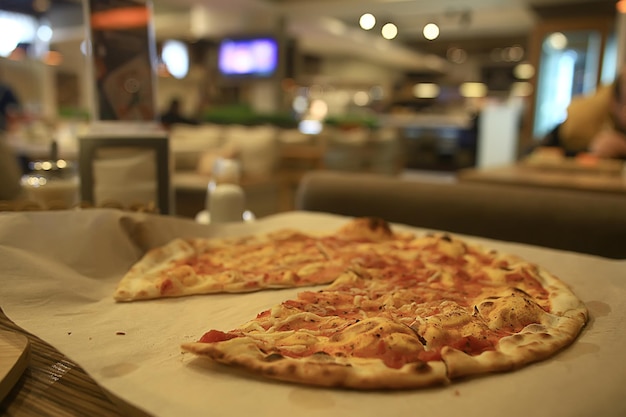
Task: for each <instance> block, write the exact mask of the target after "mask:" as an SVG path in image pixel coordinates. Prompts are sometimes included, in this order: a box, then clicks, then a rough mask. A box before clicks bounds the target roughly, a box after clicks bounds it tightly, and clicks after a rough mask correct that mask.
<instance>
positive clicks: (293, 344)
mask: <svg viewBox="0 0 626 417" xmlns="http://www.w3.org/2000/svg"><path fill="white" fill-rule="evenodd" d="M300 286H308V287H311V288H309V289H306V290H303V291H302V292H300V293H299V294H298V295H297V297H296V298H294V299H288V300H285V301H284V302H282V303H280V304H278V305H275V306H273V307H271V308H269V309H268V310H266V311H263V312H261V313H259V314H258V315H257V317H256V318H253V319H252V320H250V321H249V322H247V323H245V324H242V325H241V326H239V327H237V328H235V329H230V330H229V329H225V330H224V329H223V330H218V329H213V330H210V331H208V332H207V333H206V334H204V335H203V336H202V337H200V338H199V340H198V341H197V342H193V343H185V344H183V345H182V349H183V350H184V351H187V352H192V353H194V354H197V355H200V356H206V357H209V358H211V359H212V360H214V361H216V362H220V363H223V364H226V365H230V366H236V367H240V368H244V369H247V370H248V371H250V372H252V373H255V374H258V375H262V376H264V377H267V378H272V379H277V380H282V381H289V382H295V383H302V384H309V385H319V386H332V387H346V388H355V389H404V388H418V387H425V386H432V385H438V384H443V383H448V382H450V381H451V380H454V379H456V378H459V377H464V376H468V375H475V374H483V373H488V372H497V371H509V370H513V369H516V368H519V367H521V366H524V365H526V364H528V363H531V362H536V361H539V360H542V359H545V358H547V357H549V356H551V355H553V354H555V353H556V352H557V351H559V350H561V349H562V348H564V347H566V346H568V345H570V344H571V343H572V342H573V341H574V340H575V339H576V337H577V336H578V334H579V332H580V331H581V329H582V327H583V326H584V325H585V323H586V322H587V310H586V307H585V306H584V304H583V303H582V302H581V301H580V300H579V299H578V298H577V297H576V296H575V294H574V293H573V292H572V291H571V290H570V289H569V288H568V287H567V285H566V284H564V283H563V282H562V281H561V280H559V279H558V278H556V277H555V276H553V275H552V274H550V273H549V272H548V271H546V270H544V269H543V268H541V267H539V266H537V265H534V264H532V263H529V262H527V261H525V260H523V259H520V258H518V257H516V256H512V255H509V254H504V253H499V252H497V251H493V250H488V249H485V248H483V247H481V246H478V245H476V244H472V243H469V242H466V241H464V240H462V239H460V238H457V237H454V236H451V235H449V234H444V233H435V234H424V235H417V234H413V233H410V232H398V231H393V230H392V229H391V227H390V225H389V224H388V223H386V222H385V221H383V220H380V219H371V218H360V219H354V220H350V221H348V222H347V223H346V225H345V226H343V227H342V228H340V229H338V230H336V231H334V232H330V233H326V234H313V233H307V232H304V231H295V230H281V231H278V232H273V233H269V234H264V235H254V236H247V237H243V238H235V239H217V238H213V239H188V240H181V239H178V240H175V241H173V242H172V243H170V244H168V245H166V246H164V247H162V248H158V249H155V250H153V251H151V252H148V253H147V254H146V255H145V256H144V257H143V258H142V259H141V260H140V261H139V262H138V263H137V264H136V265H135V266H133V268H132V269H131V270H130V271H129V272H128V274H127V275H126V276H125V277H124V278H123V279H122V280H121V282H120V283H119V286H118V288H117V290H116V293H115V298H116V299H117V300H118V301H133V300H139V299H149V298H162V297H173V296H183V295H191V294H206V293H215V292H246V291H259V290H264V289H270V288H285V287H300ZM314 286H316V287H314Z"/></svg>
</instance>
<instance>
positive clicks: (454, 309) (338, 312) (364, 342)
mask: <svg viewBox="0 0 626 417" xmlns="http://www.w3.org/2000/svg"><path fill="white" fill-rule="evenodd" d="M333 250H335V251H337V252H338V253H341V251H342V250H344V249H343V248H341V247H335V248H334V249H333ZM358 251H359V255H358V256H356V257H353V258H352V263H351V264H350V266H349V268H348V270H347V271H346V272H345V273H343V274H342V275H341V276H339V277H338V278H337V279H336V280H335V281H334V282H333V283H332V284H330V285H329V286H327V287H326V288H325V289H323V290H321V291H304V292H301V293H300V294H298V296H297V298H295V299H293V300H288V301H285V302H283V303H282V304H280V305H278V306H275V307H273V308H272V309H270V310H268V311H266V312H263V313H261V314H259V316H258V317H257V318H256V319H255V320H253V321H251V322H249V323H247V324H246V325H244V326H242V327H240V328H239V329H235V330H233V331H232V332H230V333H231V334H232V335H234V336H237V337H240V336H244V335H245V336H247V337H250V338H252V339H253V340H257V341H258V346H259V348H260V349H261V351H262V352H265V353H267V354H280V355H282V356H287V357H305V356H310V355H313V354H317V353H320V352H322V353H324V354H327V355H330V356H334V357H345V356H348V357H350V356H351V357H367V358H378V359H380V360H382V361H383V362H384V363H385V364H386V365H387V366H389V367H392V368H396V367H401V366H403V365H404V364H405V363H409V362H416V361H430V360H439V359H440V358H441V351H442V349H443V348H444V347H446V346H448V347H454V348H456V349H458V350H461V351H463V352H466V353H468V354H470V355H478V354H480V353H482V352H484V351H486V350H494V349H495V348H496V345H497V343H498V340H499V339H501V338H502V337H505V336H507V335H512V334H514V333H516V332H519V331H520V330H522V329H523V328H524V327H525V326H527V325H531V324H533V323H541V322H542V320H544V319H545V317H546V316H547V315H548V311H549V308H550V306H549V303H548V301H547V300H548V297H547V292H546V291H545V289H544V288H543V287H542V285H541V283H540V282H539V281H538V277H537V276H535V275H534V271H533V270H532V268H529V267H528V266H527V264H525V263H523V262H517V261H515V260H514V263H511V262H510V261H508V260H507V259H504V258H500V257H498V256H496V255H495V254H486V253H485V252H483V251H481V250H480V249H478V248H472V247H468V246H467V245H465V244H463V243H461V242H459V241H456V240H452V239H450V238H449V237H446V236H431V237H428V238H423V239H419V238H416V239H414V240H410V241H404V242H398V241H395V242H393V243H389V244H382V245H381V244H376V245H373V244H367V243H362V244H359V245H358ZM515 262H517V263H515Z"/></svg>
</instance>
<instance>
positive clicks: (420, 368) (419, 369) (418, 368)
mask: <svg viewBox="0 0 626 417" xmlns="http://www.w3.org/2000/svg"><path fill="white" fill-rule="evenodd" d="M413 370H414V371H415V372H416V373H418V374H427V373H429V372H432V370H433V368H431V366H430V365H429V364H428V362H422V361H419V362H415V363H414V364H413Z"/></svg>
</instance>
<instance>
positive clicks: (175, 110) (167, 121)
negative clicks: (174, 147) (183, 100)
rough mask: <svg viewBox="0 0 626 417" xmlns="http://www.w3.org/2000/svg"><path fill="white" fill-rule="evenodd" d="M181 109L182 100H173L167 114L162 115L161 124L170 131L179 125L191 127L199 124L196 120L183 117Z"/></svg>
mask: <svg viewBox="0 0 626 417" xmlns="http://www.w3.org/2000/svg"><path fill="white" fill-rule="evenodd" d="M180 107H181V105H180V99H178V98H173V99H172V100H171V101H170V105H169V107H168V108H167V110H166V111H165V113H163V114H162V115H161V123H162V124H163V126H164V127H165V128H167V129H169V128H170V127H171V126H172V125H174V124H178V123H180V124H190V125H195V124H198V122H197V121H196V120H194V119H191V118H188V117H185V116H183V115H182V113H181V110H180Z"/></svg>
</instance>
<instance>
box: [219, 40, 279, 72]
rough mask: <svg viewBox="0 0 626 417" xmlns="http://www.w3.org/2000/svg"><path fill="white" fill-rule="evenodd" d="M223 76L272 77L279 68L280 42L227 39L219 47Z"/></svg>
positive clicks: (220, 69)
mask: <svg viewBox="0 0 626 417" xmlns="http://www.w3.org/2000/svg"><path fill="white" fill-rule="evenodd" d="M218 67H219V71H220V73H221V74H222V75H226V76H251V77H270V76H272V75H274V73H275V72H276V69H277V68H278V42H277V41H276V40H275V39H273V38H254V39H225V40H223V41H222V42H221V43H220V45H219V52H218Z"/></svg>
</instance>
